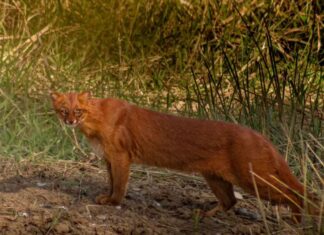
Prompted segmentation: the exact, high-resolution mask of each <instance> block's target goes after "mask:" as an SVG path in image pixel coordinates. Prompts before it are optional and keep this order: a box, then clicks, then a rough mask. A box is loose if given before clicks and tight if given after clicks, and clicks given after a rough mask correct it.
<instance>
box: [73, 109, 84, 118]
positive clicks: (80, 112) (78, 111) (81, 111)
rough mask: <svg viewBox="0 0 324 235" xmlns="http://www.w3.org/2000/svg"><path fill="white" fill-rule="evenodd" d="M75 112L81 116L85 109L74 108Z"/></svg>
mask: <svg viewBox="0 0 324 235" xmlns="http://www.w3.org/2000/svg"><path fill="white" fill-rule="evenodd" d="M74 114H75V116H77V117H80V116H81V115H82V114H83V110H82V109H76V110H74Z"/></svg>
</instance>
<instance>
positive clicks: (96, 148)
mask: <svg viewBox="0 0 324 235" xmlns="http://www.w3.org/2000/svg"><path fill="white" fill-rule="evenodd" d="M89 143H90V146H91V148H92V151H93V152H94V154H96V156H98V157H103V156H104V150H103V146H102V144H101V143H100V141H99V140H98V139H89Z"/></svg>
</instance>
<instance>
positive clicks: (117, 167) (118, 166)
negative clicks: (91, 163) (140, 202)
mask: <svg viewBox="0 0 324 235" xmlns="http://www.w3.org/2000/svg"><path fill="white" fill-rule="evenodd" d="M129 168H130V159H129V155H128V153H118V154H114V155H113V156H111V160H110V172H111V173H110V174H111V183H112V193H111V194H100V195H98V196H97V197H96V203H97V204H101V205H104V204H111V205H119V204H120V202H121V201H122V199H123V197H124V195H125V193H126V188H127V182H128V177H129ZM107 170H108V164H107Z"/></svg>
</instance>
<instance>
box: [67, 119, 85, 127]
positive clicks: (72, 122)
mask: <svg viewBox="0 0 324 235" xmlns="http://www.w3.org/2000/svg"><path fill="white" fill-rule="evenodd" d="M64 122H65V124H66V125H67V126H68V127H70V128H75V127H77V126H79V125H80V123H81V122H80V121H78V120H73V121H70V120H65V121H64Z"/></svg>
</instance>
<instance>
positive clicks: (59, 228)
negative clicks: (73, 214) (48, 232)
mask: <svg viewBox="0 0 324 235" xmlns="http://www.w3.org/2000/svg"><path fill="white" fill-rule="evenodd" d="M54 230H55V232H57V233H61V234H66V233H68V232H69V231H70V225H69V224H68V223H67V222H61V223H58V224H57V225H56V226H55V228H54Z"/></svg>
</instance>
